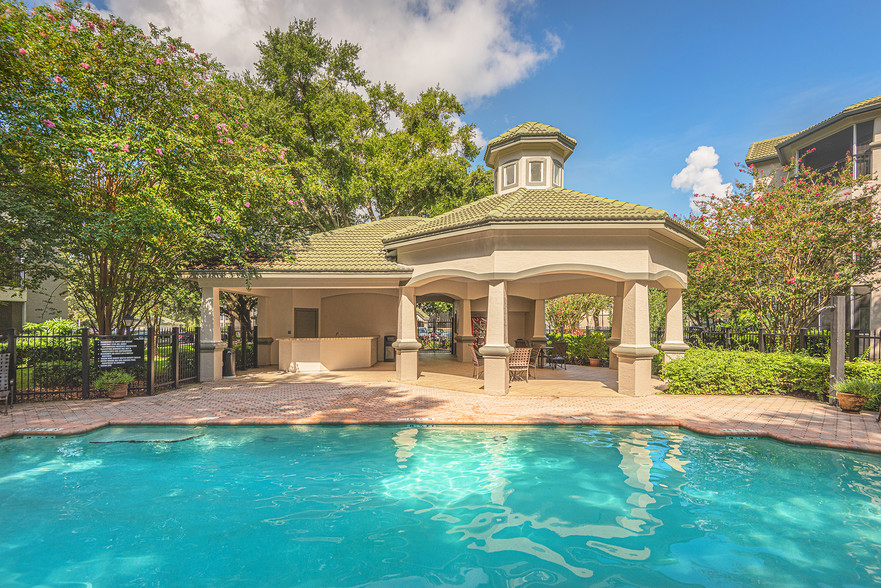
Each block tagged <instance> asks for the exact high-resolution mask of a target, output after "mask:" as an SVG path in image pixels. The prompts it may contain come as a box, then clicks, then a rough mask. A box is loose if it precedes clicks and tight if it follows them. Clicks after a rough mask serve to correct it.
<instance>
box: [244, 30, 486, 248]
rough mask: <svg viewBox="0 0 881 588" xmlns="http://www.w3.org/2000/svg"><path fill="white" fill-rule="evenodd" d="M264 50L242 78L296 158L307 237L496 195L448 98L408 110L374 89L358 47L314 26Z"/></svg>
mask: <svg viewBox="0 0 881 588" xmlns="http://www.w3.org/2000/svg"><path fill="white" fill-rule="evenodd" d="M258 48H259V49H260V59H259V61H258V62H257V63H256V64H255V72H254V74H253V75H251V74H247V75H246V76H245V77H244V78H243V80H242V83H243V85H244V86H245V87H247V88H248V90H249V99H248V100H249V102H248V104H249V108H251V109H253V110H254V112H255V113H256V114H255V116H254V120H255V121H256V122H257V123H258V124H259V125H260V129H261V132H264V133H266V134H267V135H270V136H272V137H273V138H274V139H275V140H277V141H278V142H279V143H280V144H282V145H284V146H285V147H286V148H287V149H289V150H290V151H291V152H292V153H294V154H295V156H296V157H295V158H293V159H292V160H291V161H289V162H288V164H287V171H288V173H289V174H290V177H291V179H292V181H293V182H294V184H295V186H296V196H297V201H298V203H299V207H300V209H301V212H302V216H301V218H300V222H302V223H304V225H305V226H307V227H308V228H309V229H310V230H313V231H324V230H329V229H334V228H338V227H343V226H348V225H350V224H353V223H356V222H362V221H365V220H377V219H380V218H384V217H388V216H400V215H430V214H438V213H440V212H445V211H447V210H450V209H452V208H455V207H457V206H460V205H461V204H464V203H465V202H468V201H470V200H474V199H476V198H480V197H482V196H485V195H488V194H490V193H491V192H492V176H491V174H490V173H489V172H487V170H484V169H483V168H478V169H476V170H474V171H469V168H470V163H471V160H473V159H474V157H475V156H476V155H477V153H478V151H479V150H478V148H477V146H476V145H475V144H474V126H473V125H461V124H459V120H460V117H461V115H463V114H464V112H465V111H464V108H463V107H462V105H461V104H460V103H459V101H458V100H457V99H456V98H455V96H453V95H452V94H450V93H449V92H446V91H445V90H443V89H441V88H439V87H435V88H429V89H427V90H426V91H424V92H423V93H421V94H420V95H419V97H418V98H417V99H416V100H415V101H414V102H412V103H411V102H408V101H407V100H406V99H405V98H404V96H403V95H402V94H400V93H399V92H397V90H396V89H395V87H394V86H393V85H390V84H376V83H372V82H370V81H369V80H368V79H367V77H366V75H365V73H364V71H363V70H361V69H360V68H359V67H358V64H357V60H358V54H359V52H360V48H359V47H358V46H357V45H355V44H353V43H349V42H347V41H342V42H339V43H337V44H333V43H332V42H331V41H330V40H329V39H326V38H324V37H321V36H320V35H319V34H318V33H317V31H316V24H315V20H314V19H313V20H296V21H294V22H293V23H291V24H290V26H289V27H288V29H287V30H285V31H283V30H281V29H273V30H271V31H268V32H267V33H266V34H265V38H264V40H263V41H262V42H260V43H258ZM392 120H395V121H397V123H399V125H400V126H398V127H395V128H393V125H392Z"/></svg>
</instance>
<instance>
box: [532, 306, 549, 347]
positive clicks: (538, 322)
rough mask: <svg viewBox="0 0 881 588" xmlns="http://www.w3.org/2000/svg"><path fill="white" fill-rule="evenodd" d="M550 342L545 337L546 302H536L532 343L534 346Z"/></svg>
mask: <svg viewBox="0 0 881 588" xmlns="http://www.w3.org/2000/svg"><path fill="white" fill-rule="evenodd" d="M547 342H548V338H547V337H545V301H544V300H536V301H535V313H534V316H533V320H532V343H533V344H534V345H544V344H545V343H547Z"/></svg>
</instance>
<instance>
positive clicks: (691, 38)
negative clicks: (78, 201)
mask: <svg viewBox="0 0 881 588" xmlns="http://www.w3.org/2000/svg"><path fill="white" fill-rule="evenodd" d="M99 6H100V7H101V8H104V9H108V10H110V11H112V12H113V13H114V14H116V15H118V16H122V17H123V18H125V19H126V20H128V21H130V22H133V23H135V24H140V25H144V24H146V22H148V21H153V22H155V23H156V24H162V25H167V26H171V27H172V31H173V32H174V33H175V34H182V35H183V36H184V38H185V39H187V40H188V41H190V42H192V43H193V44H194V45H196V47H197V48H201V49H202V50H206V51H211V52H212V53H214V54H215V55H216V56H217V57H218V58H219V59H220V60H221V61H223V62H224V63H226V64H227V65H228V66H229V67H230V69H232V70H234V71H235V70H241V69H243V68H245V67H248V64H249V63H251V62H252V61H253V55H254V50H253V43H254V42H256V41H257V40H258V39H259V37H260V34H261V32H262V31H263V30H266V29H267V28H269V27H273V26H279V27H284V26H286V24H287V22H289V21H290V20H292V19H293V18H309V17H315V18H316V19H317V20H318V28H319V30H320V31H321V32H322V33H323V34H325V35H326V36H329V37H332V38H334V39H342V38H344V39H349V40H352V41H355V42H357V43H359V44H360V45H361V46H362V48H363V49H362V57H363V59H362V62H363V63H362V64H363V66H364V67H365V69H367V71H368V75H370V77H371V78H372V79H375V80H378V79H385V80H387V81H390V82H393V83H396V84H397V85H398V87H399V88H401V89H402V90H404V91H406V92H407V93H408V95H411V96H413V95H414V94H415V93H416V92H417V91H418V89H419V88H424V87H426V86H428V85H431V84H434V83H440V84H441V85H442V86H443V87H445V88H447V89H450V90H452V91H454V92H456V93H457V95H459V96H460V97H461V98H462V99H463V101H464V102H465V105H466V109H467V115H466V117H465V121H467V122H470V123H475V124H477V126H478V128H479V129H480V132H481V134H482V136H483V138H485V139H490V138H492V137H494V136H496V135H498V134H500V133H502V132H504V131H505V130H507V129H508V128H510V127H512V126H515V125H517V124H519V123H521V122H525V121H532V120H535V121H540V122H544V123H547V124H551V125H554V126H557V127H559V128H560V129H561V130H562V131H563V132H564V133H566V134H568V135H570V136H572V137H574V138H575V139H577V140H578V148H577V149H576V151H575V153H574V154H573V155H572V157H571V158H570V159H569V161H568V162H567V164H566V187H567V188H570V189H576V190H580V191H583V192H588V193H592V194H597V195H600V196H604V197H608V198H616V199H619V200H625V201H629V202H634V203H638V204H644V205H648V206H654V207H657V208H663V209H665V210H667V211H668V212H670V213H675V214H687V213H688V210H689V199H690V196H691V194H690V190H689V191H682V190H677V189H674V188H672V187H671V179H672V177H673V175H674V174H676V173H678V172H680V171H681V170H682V169H683V167H684V166H685V159H686V157H687V156H688V155H689V154H690V153H691V152H692V151H694V150H695V149H697V148H698V147H700V146H709V147H713V148H714V149H715V151H716V153H717V154H718V157H719V163H718V170H719V172H720V173H721V176H722V182H732V181H735V180H736V179H737V178H738V176H737V174H736V172H735V165H734V164H735V163H736V162H741V161H743V159H744V156H745V154H746V150H747V148H748V146H749V144H750V143H751V142H752V141H755V140H759V139H765V138H770V137H774V136H778V135H782V134H787V133H791V132H795V131H798V130H801V129H803V128H805V127H808V126H810V125H812V124H814V123H816V122H819V121H820V120H822V119H824V118H827V117H829V116H831V115H833V114H835V113H837V112H839V111H840V110H841V109H843V108H844V107H846V106H848V105H849V104H852V103H854V102H858V101H860V100H864V99H866V98H870V97H872V96H877V95H879V94H881V60H879V59H878V55H879V52H878V49H877V40H876V38H875V37H876V36H877V32H876V31H875V30H874V29H876V28H877V23H879V22H881V2H878V1H877V0H856V1H842V2H834V3H833V2H811V1H801V2H785V1H778V2H713V1H709V2H706V1H705V2H688V1H686V2H660V1H648V0H646V1H630V2H625V1H620V2H608V1H604V2H593V1H591V2H562V1H541V0H536V1H534V2H513V1H507V0H417V1H407V0H366V1H362V2H347V1H341V0H323V1H319V0H302V1H299V2H291V1H285V0H264V1H263V2H260V3H252V2H248V1H247V0H188V1H187V2H185V3H183V4H179V3H177V2H175V1H174V0H106V2H105V3H104V4H99ZM182 7H183V8H182Z"/></svg>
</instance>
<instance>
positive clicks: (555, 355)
mask: <svg viewBox="0 0 881 588" xmlns="http://www.w3.org/2000/svg"><path fill="white" fill-rule="evenodd" d="M551 347H552V349H551V357H550V359H549V360H548V361H550V362H551V365H552V366H554V367H557V366H558V365H561V366H563V369H564V370H565V369H569V368H567V367H566V350H567V349H569V343H567V342H566V341H554V343H553V344H552V345H551Z"/></svg>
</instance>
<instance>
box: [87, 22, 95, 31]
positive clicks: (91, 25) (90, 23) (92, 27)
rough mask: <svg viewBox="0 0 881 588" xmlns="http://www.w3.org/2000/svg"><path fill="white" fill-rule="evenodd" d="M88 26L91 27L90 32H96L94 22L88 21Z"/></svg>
mask: <svg viewBox="0 0 881 588" xmlns="http://www.w3.org/2000/svg"><path fill="white" fill-rule="evenodd" d="M86 25H87V26H88V27H89V30H90V31H94V30H95V23H93V22H92V21H88V22H86Z"/></svg>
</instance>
